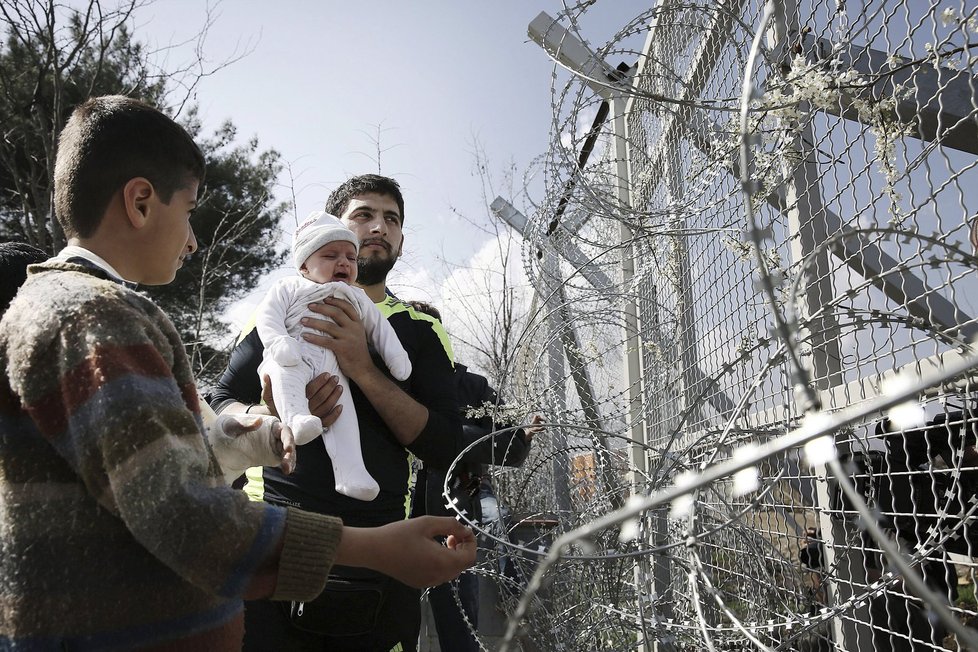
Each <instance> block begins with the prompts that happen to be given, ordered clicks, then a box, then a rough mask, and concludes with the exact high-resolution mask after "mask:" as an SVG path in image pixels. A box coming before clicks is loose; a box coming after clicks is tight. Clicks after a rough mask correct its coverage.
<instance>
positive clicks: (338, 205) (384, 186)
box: [323, 174, 404, 224]
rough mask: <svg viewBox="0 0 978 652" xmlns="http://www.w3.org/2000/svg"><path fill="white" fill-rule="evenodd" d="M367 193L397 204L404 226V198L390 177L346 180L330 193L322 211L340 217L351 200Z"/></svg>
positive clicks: (372, 175) (368, 175)
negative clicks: (389, 199) (386, 198)
mask: <svg viewBox="0 0 978 652" xmlns="http://www.w3.org/2000/svg"><path fill="white" fill-rule="evenodd" d="M368 193H373V194H377V195H387V196H388V197H390V198H391V199H393V200H394V201H395V202H397V209H398V210H399V211H400V212H401V224H404V197H402V196H401V186H400V185H398V183H397V182H396V181H394V180H393V179H391V178H390V177H382V176H380V175H379V174H361V175H360V176H357V177H351V178H349V179H347V180H346V181H344V182H343V183H341V184H340V186H339V187H338V188H337V189H336V190H334V191H333V192H331V193H330V195H329V198H328V199H327V200H326V207H325V208H324V209H323V210H325V211H326V212H327V213H329V214H330V215H335V216H336V217H340V216H342V215H343V211H345V210H346V207H347V206H348V205H349V203H350V200H351V199H353V198H354V197H358V196H360V195H366V194H368Z"/></svg>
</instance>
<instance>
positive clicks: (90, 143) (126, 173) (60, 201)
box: [54, 95, 204, 238]
mask: <svg viewBox="0 0 978 652" xmlns="http://www.w3.org/2000/svg"><path fill="white" fill-rule="evenodd" d="M136 177H145V178H146V179H147V180H149V182H150V183H152V184H153V188H154V190H155V191H156V192H157V193H158V194H159V196H160V199H161V200H162V201H163V203H164V204H168V203H169V202H170V200H171V199H172V198H173V193H174V192H176V191H177V190H180V189H182V188H186V187H188V186H189V185H190V184H192V183H193V182H194V181H197V182H201V181H203V179H204V155H203V154H202V153H201V151H200V148H199V147H197V144H196V143H194V141H193V138H191V137H190V134H188V133H187V131H186V130H185V129H184V128H183V127H181V126H180V125H178V124H177V123H176V122H174V121H173V120H172V119H170V118H169V117H168V116H166V115H165V114H163V113H162V112H160V111H158V110H157V109H155V108H153V107H152V106H150V105H148V104H146V103H144V102H140V101H139V100H135V99H132V98H130V97H124V96H122V95H106V96H103V97H93V98H91V99H89V100H86V101H85V102H83V103H82V104H79V105H78V106H77V107H76V108H75V110H74V112H72V114H71V117H70V118H68V122H67V124H66V125H65V128H64V129H63V130H62V131H61V135H60V136H59V138H58V157H57V162H56V163H55V167H54V209H55V213H56V215H57V217H58V221H59V222H60V223H61V228H62V229H64V232H65V235H67V236H68V237H69V238H70V237H82V238H87V237H91V236H92V235H93V234H94V233H95V231H96V229H97V228H98V225H99V223H100V222H101V221H102V216H103V215H104V214H105V210H106V208H107V207H108V205H109V201H111V199H112V196H113V195H114V194H115V193H116V192H117V191H118V190H119V189H120V188H122V187H123V186H124V185H125V184H126V183H127V182H128V181H129V180H130V179H133V178H136Z"/></svg>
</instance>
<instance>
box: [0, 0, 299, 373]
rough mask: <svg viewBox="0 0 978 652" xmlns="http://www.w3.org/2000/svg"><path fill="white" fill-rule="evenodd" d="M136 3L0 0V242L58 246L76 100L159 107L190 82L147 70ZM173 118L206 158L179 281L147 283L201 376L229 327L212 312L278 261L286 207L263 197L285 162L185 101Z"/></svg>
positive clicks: (219, 358)
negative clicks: (56, 197)
mask: <svg viewBox="0 0 978 652" xmlns="http://www.w3.org/2000/svg"><path fill="white" fill-rule="evenodd" d="M138 6H141V5H139V4H138V3H137V2H135V1H132V0H129V1H127V0H120V2H119V5H118V7H117V8H115V9H108V8H107V7H104V6H102V5H100V4H97V3H94V2H91V3H88V5H84V4H81V3H76V5H75V7H77V8H74V9H68V8H64V7H62V6H60V5H59V4H57V3H54V2H38V1H37V0H9V1H7V2H3V3H0V29H2V30H3V33H2V34H0V37H2V41H0V125H2V127H0V240H17V241H23V242H29V243H31V244H34V245H36V246H38V247H41V248H42V249H44V250H46V251H48V252H51V253H55V252H56V251H58V250H59V249H60V248H61V247H62V246H63V245H64V244H65V242H64V236H63V234H62V233H61V232H60V228H59V227H58V225H57V223H56V220H55V219H54V216H53V212H52V209H51V196H52V185H53V183H52V181H53V174H54V161H55V154H56V145H57V143H56V136H57V134H58V133H59V132H60V131H61V128H62V127H63V125H64V123H65V121H66V120H67V118H68V116H69V115H70V114H71V111H72V109H73V108H74V107H75V105H77V104H78V103H79V102H81V101H84V100H85V99H87V98H88V97H92V96H96V95H107V94H122V95H128V96H131V97H139V98H140V99H142V100H144V101H147V102H149V103H151V104H155V105H156V106H159V107H160V108H161V109H162V110H164V111H167V110H168V108H167V106H166V105H167V100H168V97H169V96H170V95H171V94H172V91H173V89H179V90H183V91H185V90H186V88H188V87H191V88H192V86H193V84H188V83H187V81H186V79H183V78H172V77H171V76H170V75H168V74H167V73H166V71H160V70H159V69H157V68H155V67H154V64H153V62H152V61H151V58H150V56H149V54H148V53H147V51H146V48H145V47H144V46H143V45H142V44H140V43H138V42H136V41H134V39H133V38H132V36H131V32H130V30H129V28H128V27H127V26H128V25H130V24H132V20H133V12H134V11H135V10H136V9H137V7H138ZM185 71H186V68H184V72H183V73H177V74H185ZM194 83H195V82H194ZM171 114H172V112H171ZM182 122H183V124H184V125H185V126H186V127H187V129H188V130H189V131H190V132H191V133H192V134H193V135H194V137H195V139H197V141H198V143H199V144H200V145H201V149H202V150H203V152H204V155H205V158H206V160H207V179H206V180H205V184H204V185H203V186H202V189H201V196H200V202H199V207H198V209H197V211H196V212H195V213H194V217H193V221H192V224H193V226H194V231H195V233H196V235H197V239H198V242H199V245H200V250H199V252H198V253H197V254H196V255H195V256H194V257H193V259H192V260H191V261H189V262H188V263H187V264H186V265H185V266H184V268H183V269H182V270H181V271H180V272H179V273H178V274H177V278H176V281H174V282H173V283H172V284H170V285H169V286H165V287H160V288H149V289H147V291H148V292H149V293H150V294H151V295H152V296H153V297H154V299H155V300H156V301H157V302H158V303H159V304H160V306H161V307H162V308H163V310H164V311H166V313H167V314H168V315H170V317H171V318H172V319H173V321H174V323H175V324H176V325H177V328H178V329H179V330H180V333H181V335H183V337H184V341H185V342H186V343H187V345H188V352H189V353H190V355H191V356H192V358H193V361H194V369H195V372H196V373H197V374H198V378H199V379H200V380H201V381H202V382H203V384H204V385H206V384H207V383H208V382H209V381H210V380H211V379H213V378H214V376H215V375H216V374H217V373H219V372H220V370H221V369H222V368H223V366H224V362H225V359H224V357H223V355H222V353H221V352H220V351H218V350H217V349H216V348H215V347H216V346H220V344H216V343H226V341H227V339H228V335H229V333H228V328H227V326H225V325H224V324H222V323H221V322H220V319H219V318H220V315H222V314H224V313H225V312H226V309H227V307H228V305H229V304H230V303H232V302H233V301H235V300H237V299H239V298H241V297H242V296H243V295H244V294H245V293H246V292H248V291H249V290H251V289H252V288H254V286H255V285H256V283H257V281H258V279H259V277H261V276H262V275H263V274H265V273H266V272H268V271H269V270H270V269H272V268H274V267H276V266H278V265H279V264H281V263H282V261H283V258H284V252H282V251H280V250H279V248H278V245H277V240H278V238H277V228H278V223H279V220H280V219H281V217H282V215H283V214H284V213H285V211H286V210H287V206H286V205H285V204H281V203H276V202H275V201H274V198H273V197H272V191H273V189H274V187H275V183H276V180H277V177H278V174H279V172H280V171H281V168H282V165H281V162H280V156H279V154H278V153H277V152H275V151H274V150H266V151H262V150H261V149H260V148H259V145H258V141H257V139H254V138H252V139H251V140H249V141H248V142H247V143H245V144H243V145H242V144H236V143H235V137H236V130H235V128H234V126H233V125H232V124H231V123H230V122H226V123H225V124H224V125H222V126H221V127H220V128H219V129H218V130H217V131H216V133H214V134H213V135H212V136H209V137H207V136H202V135H201V133H200V132H201V128H200V123H199V121H198V120H197V116H196V113H195V111H194V110H193V109H191V110H189V111H188V112H187V115H186V117H185V118H183V120H182Z"/></svg>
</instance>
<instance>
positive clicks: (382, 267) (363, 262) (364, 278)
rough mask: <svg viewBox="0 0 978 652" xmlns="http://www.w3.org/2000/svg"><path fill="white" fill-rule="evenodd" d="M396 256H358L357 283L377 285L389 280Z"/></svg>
mask: <svg viewBox="0 0 978 652" xmlns="http://www.w3.org/2000/svg"><path fill="white" fill-rule="evenodd" d="M396 262H397V257H396V256H389V257H381V256H370V257H369V258H357V283H358V284H359V285H377V284H378V283H383V282H385V281H386V280H387V274H388V273H390V271H391V270H392V269H394V263H396Z"/></svg>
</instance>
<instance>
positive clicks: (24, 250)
mask: <svg viewBox="0 0 978 652" xmlns="http://www.w3.org/2000/svg"><path fill="white" fill-rule="evenodd" d="M47 259H48V255H47V254H46V253H44V252H43V251H41V250H40V249H38V248H37V247H35V246H33V245H29V244H25V243H23V242H0V316H2V315H3V313H5V312H7V306H9V305H10V302H11V301H12V300H13V298H14V295H16V294H17V289H18V288H20V286H21V285H23V284H24V281H25V280H27V266H28V265H31V264H33V263H40V262H42V261H45V260H47Z"/></svg>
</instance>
